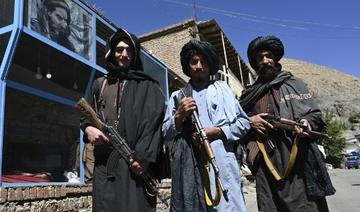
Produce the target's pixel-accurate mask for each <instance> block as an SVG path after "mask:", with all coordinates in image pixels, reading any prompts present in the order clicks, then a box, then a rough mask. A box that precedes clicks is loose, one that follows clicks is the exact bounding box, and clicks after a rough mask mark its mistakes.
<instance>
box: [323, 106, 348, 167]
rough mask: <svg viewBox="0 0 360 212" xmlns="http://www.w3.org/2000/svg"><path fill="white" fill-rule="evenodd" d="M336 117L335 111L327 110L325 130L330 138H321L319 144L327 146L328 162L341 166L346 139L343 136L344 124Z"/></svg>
mask: <svg viewBox="0 0 360 212" xmlns="http://www.w3.org/2000/svg"><path fill="white" fill-rule="evenodd" d="M334 117H335V115H334V112H333V111H331V110H326V111H325V123H326V128H325V132H326V133H327V134H328V135H329V138H328V139H322V140H320V142H319V144H321V145H323V146H324V148H325V152H326V154H327V158H326V160H327V162H328V163H331V164H332V165H333V166H334V167H337V168H339V167H340V165H341V163H342V162H343V160H344V149H345V147H346V140H345V138H344V137H342V132H343V128H342V125H343V124H342V123H341V122H340V121H339V120H336V119H335V118H334Z"/></svg>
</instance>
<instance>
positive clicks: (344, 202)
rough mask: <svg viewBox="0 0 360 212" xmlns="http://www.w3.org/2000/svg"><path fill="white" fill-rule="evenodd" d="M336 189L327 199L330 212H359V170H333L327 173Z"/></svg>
mask: <svg viewBox="0 0 360 212" xmlns="http://www.w3.org/2000/svg"><path fill="white" fill-rule="evenodd" d="M329 174H330V178H331V181H332V183H333V185H334V187H335V189H336V193H335V195H333V196H329V197H327V202H328V205H329V210H330V211H331V212H348V211H349V212H353V211H360V209H359V208H360V169H350V170H347V169H334V170H330V171H329Z"/></svg>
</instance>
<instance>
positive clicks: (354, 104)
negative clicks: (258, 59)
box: [280, 58, 360, 118]
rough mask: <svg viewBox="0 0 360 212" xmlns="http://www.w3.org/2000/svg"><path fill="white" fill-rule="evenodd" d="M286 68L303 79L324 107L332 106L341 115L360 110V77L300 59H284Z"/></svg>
mask: <svg viewBox="0 0 360 212" xmlns="http://www.w3.org/2000/svg"><path fill="white" fill-rule="evenodd" d="M280 63H281V64H282V66H283V69H284V70H287V71H290V72H291V73H293V74H294V75H295V76H297V77H299V78H301V79H303V80H304V81H305V83H306V84H307V85H308V86H309V89H310V90H311V91H312V92H314V95H315V96H316V98H317V99H318V100H319V104H320V107H321V108H322V109H325V108H332V109H334V111H335V112H336V113H337V115H338V116H340V117H344V118H345V117H348V116H349V115H350V114H351V113H352V112H356V111H357V112H359V111H360V79H359V78H357V77H354V76H351V75H348V74H345V73H343V72H340V71H337V70H335V69H331V68H329V67H326V66H320V65H316V64H312V63H308V62H304V61H300V60H294V59H286V58H284V59H282V60H281V61H280Z"/></svg>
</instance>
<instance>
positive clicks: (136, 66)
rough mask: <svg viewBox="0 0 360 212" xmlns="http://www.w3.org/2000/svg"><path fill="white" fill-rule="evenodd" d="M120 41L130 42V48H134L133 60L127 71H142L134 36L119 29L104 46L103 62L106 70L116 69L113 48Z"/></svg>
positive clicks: (138, 46) (137, 41) (137, 43)
mask: <svg viewBox="0 0 360 212" xmlns="http://www.w3.org/2000/svg"><path fill="white" fill-rule="evenodd" d="M121 40H128V41H130V42H131V44H132V47H133V48H134V51H133V54H134V55H133V59H132V61H131V64H130V67H129V69H131V70H138V71H142V70H143V66H142V62H141V59H140V42H139V40H138V38H137V37H136V36H135V35H134V34H132V33H130V32H128V31H126V30H125V29H121V28H119V29H118V30H117V31H116V32H115V33H114V34H113V35H111V37H110V38H109V39H108V41H107V44H106V54H105V61H106V67H107V68H108V71H112V70H113V69H114V70H116V69H117V62H116V60H115V48H116V45H117V44H118V43H119V42H120V41H121ZM109 69H110V70H109Z"/></svg>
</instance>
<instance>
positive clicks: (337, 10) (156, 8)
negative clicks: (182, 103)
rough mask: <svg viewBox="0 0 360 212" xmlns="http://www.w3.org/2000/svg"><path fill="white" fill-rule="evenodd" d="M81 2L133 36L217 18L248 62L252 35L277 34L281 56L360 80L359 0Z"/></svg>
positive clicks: (101, 0)
mask: <svg viewBox="0 0 360 212" xmlns="http://www.w3.org/2000/svg"><path fill="white" fill-rule="evenodd" d="M85 1H87V2H88V3H89V4H90V5H92V6H94V7H95V8H97V9H98V10H99V11H101V13H102V14H103V15H104V16H105V17H107V18H108V19H109V20H111V21H112V22H113V23H115V24H116V25H117V26H119V27H122V28H124V29H126V30H128V31H129V32H132V33H134V34H136V35H137V36H140V35H143V34H146V33H149V32H153V31H156V30H159V29H162V28H164V27H167V26H170V25H173V24H177V23H181V22H184V21H185V20H187V19H190V18H194V17H196V19H197V20H199V21H205V20H210V19H215V20H216V21H217V23H218V24H219V26H220V28H221V29H222V30H223V31H224V32H225V34H226V36H227V37H228V38H229V40H230V42H231V43H232V44H233V46H234V47H235V49H236V50H237V52H238V53H239V54H240V56H241V57H242V58H243V59H244V60H245V61H246V62H248V59H247V55H246V51H247V47H248V44H249V43H250V41H251V40H252V39H254V38H256V37H257V36H262V35H275V36H277V37H279V38H280V39H281V40H282V42H283V44H284V46H285V56H284V57H286V58H291V59H297V60H303V61H306V62H310V63H314V64H318V65H323V66H327V67H330V68H333V69H336V70H338V71H341V72H344V73H346V74H349V75H352V76H355V77H358V78H360V12H359V8H360V1H359V0H343V1H340V0H293V1H291V0H273V1H265V0H131V1H122V0H85ZM194 5H195V10H194Z"/></svg>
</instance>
